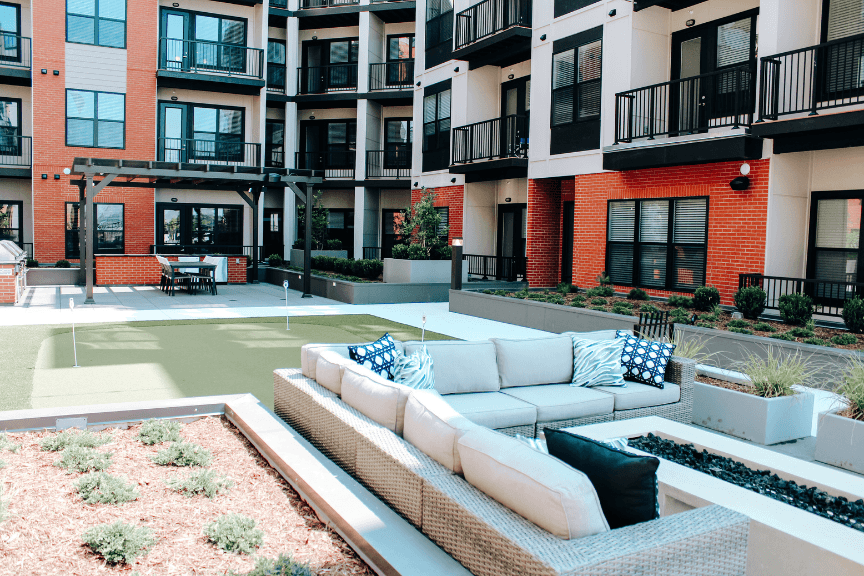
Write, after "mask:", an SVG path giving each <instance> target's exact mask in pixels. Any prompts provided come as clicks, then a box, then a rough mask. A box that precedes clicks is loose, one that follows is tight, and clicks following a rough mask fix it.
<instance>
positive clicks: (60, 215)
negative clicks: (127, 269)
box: [32, 2, 158, 262]
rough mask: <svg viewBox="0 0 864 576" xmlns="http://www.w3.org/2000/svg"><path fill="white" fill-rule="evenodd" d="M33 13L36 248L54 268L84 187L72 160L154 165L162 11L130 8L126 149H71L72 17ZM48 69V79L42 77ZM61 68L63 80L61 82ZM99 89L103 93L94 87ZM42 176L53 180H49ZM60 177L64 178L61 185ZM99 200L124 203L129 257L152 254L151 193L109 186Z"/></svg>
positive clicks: (50, 9) (43, 6) (50, 7)
mask: <svg viewBox="0 0 864 576" xmlns="http://www.w3.org/2000/svg"><path fill="white" fill-rule="evenodd" d="M58 6H59V7H58ZM32 10H33V13H32V21H33V70H34V73H33V92H32V93H33V209H34V226H33V234H34V250H35V256H36V258H37V259H39V260H41V261H43V262H55V261H57V260H59V259H61V258H63V257H64V255H65V203H66V202H77V201H78V187H77V186H70V185H69V177H68V176H65V175H64V174H63V169H64V168H69V167H71V166H72V159H73V158H74V157H76V156H80V157H94V158H128V159H134V160H153V159H154V150H155V140H156V63H157V50H158V45H157V38H158V10H156V9H155V7H154V5H153V4H152V3H150V2H128V3H127V23H128V25H127V29H126V38H127V49H126V50H125V52H126V58H127V72H126V86H127V94H126V131H125V132H126V149H125V150H112V149H105V148H72V147H66V142H65V138H66V136H65V135H66V103H65V99H66V91H65V75H66V66H65V37H66V23H65V11H64V10H63V8H62V4H58V3H56V2H34V3H33V4H32ZM105 50H111V49H109V48H105ZM42 68H45V69H47V70H48V74H41V73H39V72H38V71H39V70H41V69H42ZM54 70H58V71H59V72H60V75H59V76H54V75H53V74H52V72H53V71H54ZM93 89H94V90H100V89H104V88H102V87H101V86H100V84H99V83H98V82H95V83H94V84H93ZM42 174H47V175H48V179H47V180H42ZM55 174H59V175H60V180H54V175H55ZM96 202H122V203H124V204H125V208H124V215H125V242H126V253H127V254H146V253H147V252H149V246H150V244H152V242H153V221H154V220H153V210H154V208H153V190H152V189H148V188H119V187H118V188H106V189H105V190H104V191H103V192H101V193H100V194H99V195H98V196H97V197H96Z"/></svg>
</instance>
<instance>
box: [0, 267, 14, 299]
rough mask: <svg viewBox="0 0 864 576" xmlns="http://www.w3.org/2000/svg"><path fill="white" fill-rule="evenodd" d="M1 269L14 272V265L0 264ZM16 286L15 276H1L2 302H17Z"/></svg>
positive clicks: (0, 292) (0, 291)
mask: <svg viewBox="0 0 864 576" xmlns="http://www.w3.org/2000/svg"><path fill="white" fill-rule="evenodd" d="M0 269H4V270H13V272H14V266H0ZM15 286H16V285H15V276H0V304H14V303H15Z"/></svg>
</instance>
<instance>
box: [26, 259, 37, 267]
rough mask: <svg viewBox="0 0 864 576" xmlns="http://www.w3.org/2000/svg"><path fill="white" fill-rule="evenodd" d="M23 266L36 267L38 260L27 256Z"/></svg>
mask: <svg viewBox="0 0 864 576" xmlns="http://www.w3.org/2000/svg"><path fill="white" fill-rule="evenodd" d="M25 266H27V268H38V267H39V260H37V259H35V258H27V263H26V264H25Z"/></svg>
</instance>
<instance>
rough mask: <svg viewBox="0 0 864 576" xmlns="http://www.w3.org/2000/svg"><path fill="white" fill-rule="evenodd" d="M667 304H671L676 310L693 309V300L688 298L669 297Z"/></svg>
mask: <svg viewBox="0 0 864 576" xmlns="http://www.w3.org/2000/svg"><path fill="white" fill-rule="evenodd" d="M666 302H667V303H668V304H669V306H673V307H675V308H692V307H693V299H692V298H687V297H686V296H669V299H668V300H667V301H666Z"/></svg>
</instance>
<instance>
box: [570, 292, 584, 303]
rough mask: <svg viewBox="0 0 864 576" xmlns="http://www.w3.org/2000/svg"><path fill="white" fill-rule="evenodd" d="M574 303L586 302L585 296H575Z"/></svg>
mask: <svg viewBox="0 0 864 576" xmlns="http://www.w3.org/2000/svg"><path fill="white" fill-rule="evenodd" d="M573 302H585V296H582V295H581V294H576V295H575V296H573Z"/></svg>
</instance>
